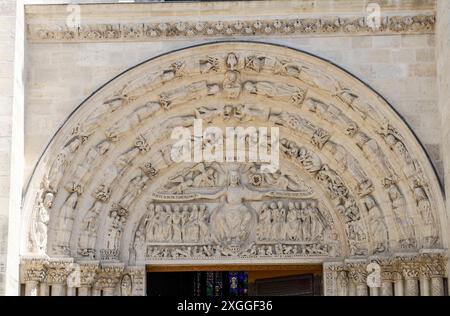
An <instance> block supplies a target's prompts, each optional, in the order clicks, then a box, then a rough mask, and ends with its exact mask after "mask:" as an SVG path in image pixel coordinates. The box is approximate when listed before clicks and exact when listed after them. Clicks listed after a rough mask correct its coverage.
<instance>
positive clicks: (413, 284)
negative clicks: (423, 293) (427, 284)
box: [405, 278, 419, 296]
mask: <svg viewBox="0 0 450 316" xmlns="http://www.w3.org/2000/svg"><path fill="white" fill-rule="evenodd" d="M405 296H419V282H418V280H417V279H416V278H406V280H405Z"/></svg>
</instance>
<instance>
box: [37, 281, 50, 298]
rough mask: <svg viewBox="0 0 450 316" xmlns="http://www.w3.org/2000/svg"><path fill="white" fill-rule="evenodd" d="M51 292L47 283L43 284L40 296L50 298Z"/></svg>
mask: <svg viewBox="0 0 450 316" xmlns="http://www.w3.org/2000/svg"><path fill="white" fill-rule="evenodd" d="M49 290H50V289H49V287H48V284H47V282H42V283H41V286H40V289H39V296H49Z"/></svg>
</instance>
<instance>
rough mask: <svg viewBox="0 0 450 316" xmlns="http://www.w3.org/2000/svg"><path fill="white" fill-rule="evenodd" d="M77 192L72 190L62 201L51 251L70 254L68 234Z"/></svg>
mask: <svg viewBox="0 0 450 316" xmlns="http://www.w3.org/2000/svg"><path fill="white" fill-rule="evenodd" d="M78 197H79V195H78V193H77V192H74V193H71V194H70V195H69V197H68V198H67V199H66V201H65V202H64V205H63V206H62V208H61V210H60V213H59V217H58V225H57V226H56V227H57V228H56V237H55V244H54V247H53V251H54V252H55V253H56V254H59V255H70V254H71V253H70V248H69V242H70V236H71V233H72V227H73V222H74V217H75V214H74V213H75V209H76V207H77V203H78Z"/></svg>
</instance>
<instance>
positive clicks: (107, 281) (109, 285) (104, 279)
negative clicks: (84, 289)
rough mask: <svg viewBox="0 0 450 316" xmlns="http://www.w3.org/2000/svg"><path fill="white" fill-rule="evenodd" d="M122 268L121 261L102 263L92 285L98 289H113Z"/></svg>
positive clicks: (118, 279)
mask: <svg viewBox="0 0 450 316" xmlns="http://www.w3.org/2000/svg"><path fill="white" fill-rule="evenodd" d="M123 270H124V264H123V263H111V264H105V265H102V266H101V268H100V270H99V272H98V274H97V279H96V280H95V285H94V286H95V287H96V288H100V289H114V288H115V287H116V286H117V284H118V283H119V281H120V277H121V276H122V272H123Z"/></svg>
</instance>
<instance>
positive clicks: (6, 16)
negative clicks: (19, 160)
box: [0, 0, 16, 295]
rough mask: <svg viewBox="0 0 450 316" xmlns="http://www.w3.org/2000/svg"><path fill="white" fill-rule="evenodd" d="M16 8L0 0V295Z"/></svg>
mask: <svg viewBox="0 0 450 316" xmlns="http://www.w3.org/2000/svg"><path fill="white" fill-rule="evenodd" d="M15 11H16V1H13V0H0V295H3V294H4V282H5V269H6V250H7V244H8V239H7V236H8V204H9V198H8V197H9V181H10V177H9V175H10V150H11V125H12V122H11V115H12V103H13V75H14V70H13V69H14V67H13V66H14V65H13V63H14V29H15Z"/></svg>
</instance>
